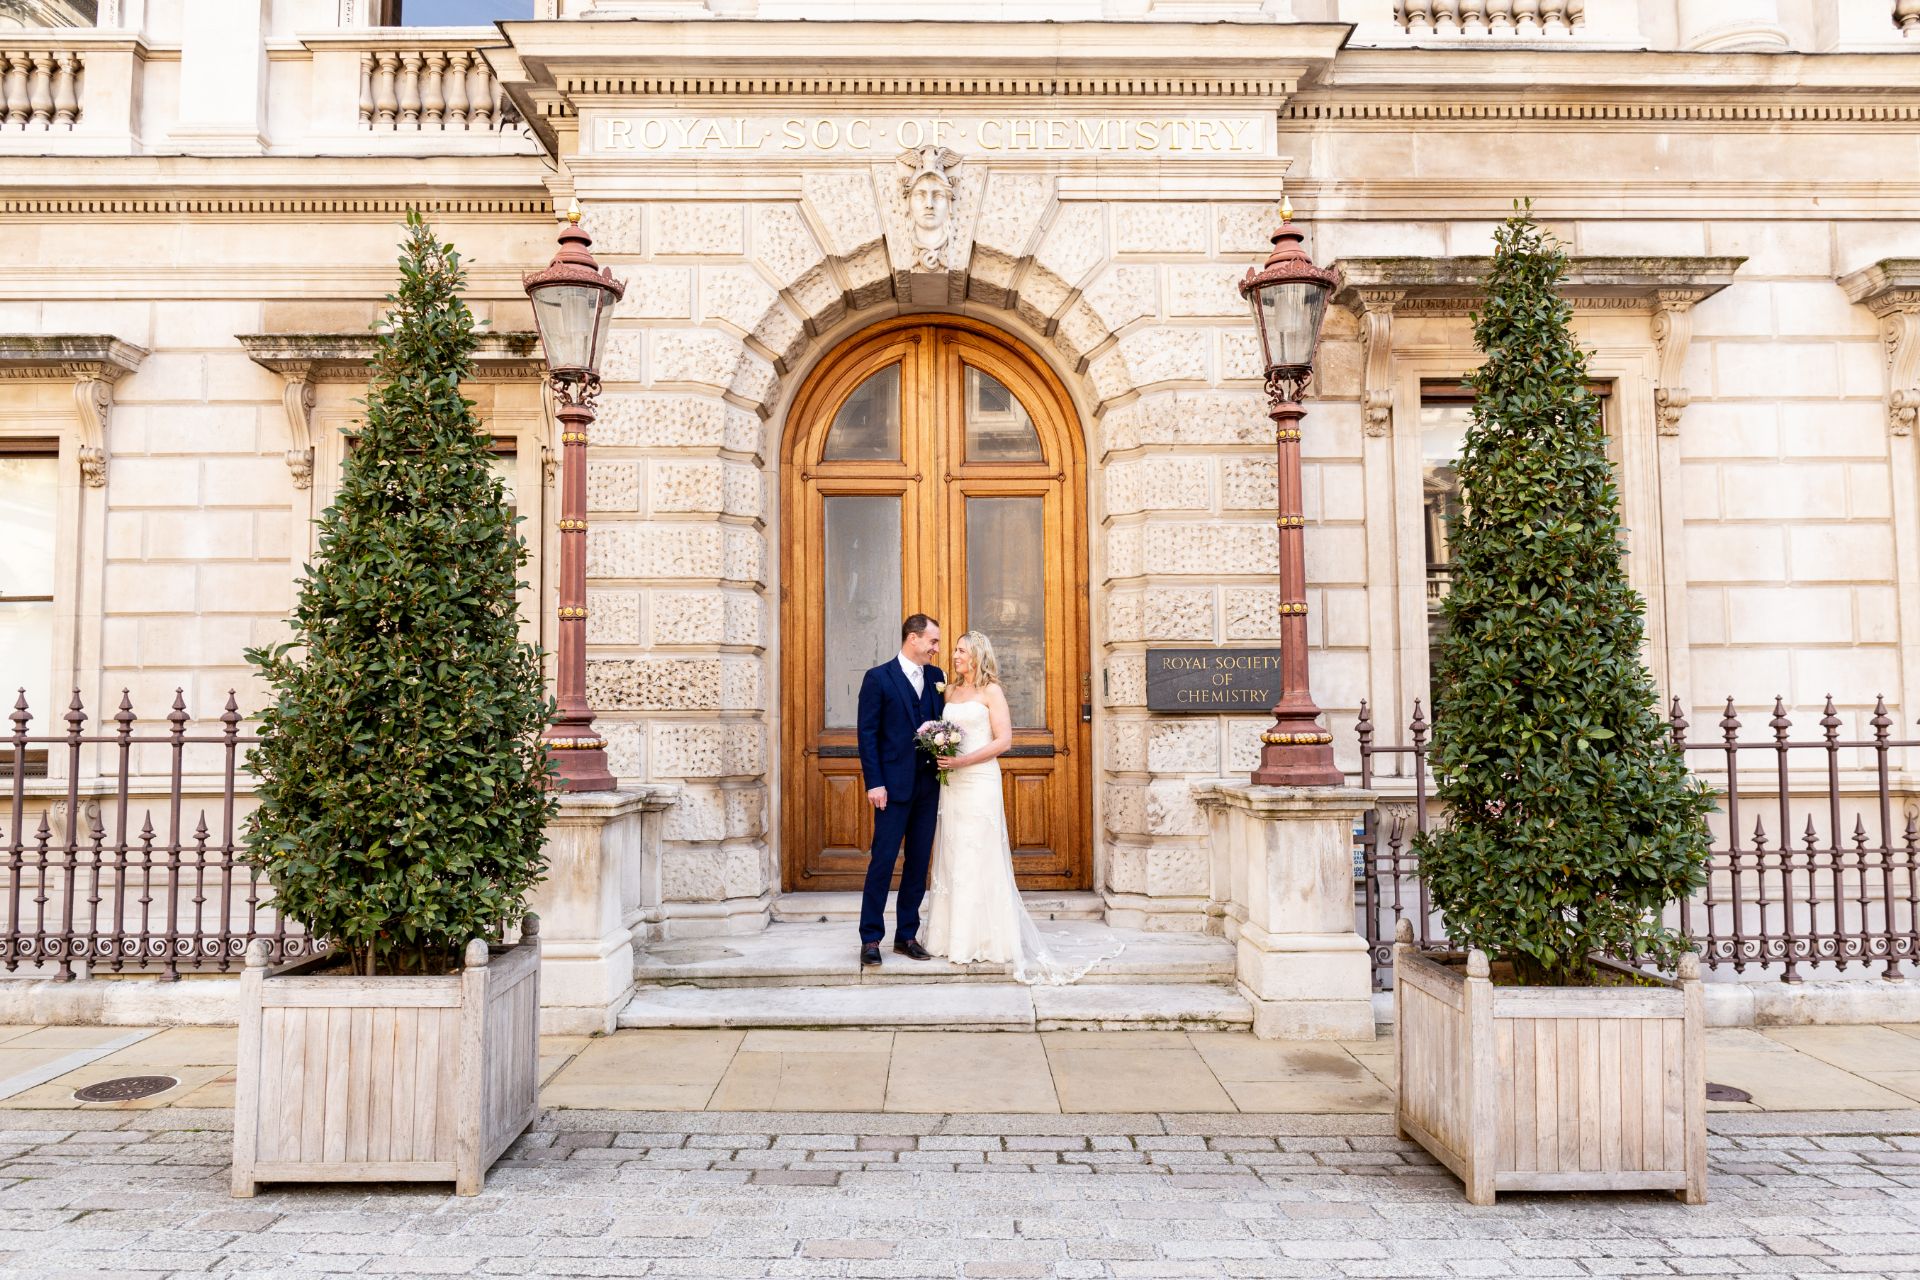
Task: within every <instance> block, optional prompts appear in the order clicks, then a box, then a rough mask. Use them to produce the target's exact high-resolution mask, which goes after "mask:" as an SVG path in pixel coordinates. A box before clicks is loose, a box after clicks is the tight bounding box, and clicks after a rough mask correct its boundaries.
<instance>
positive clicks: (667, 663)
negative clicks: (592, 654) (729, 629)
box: [587, 658, 721, 711]
mask: <svg viewBox="0 0 1920 1280" xmlns="http://www.w3.org/2000/svg"><path fill="white" fill-rule="evenodd" d="M587 701H588V702H589V703H591V704H592V705H593V706H595V707H605V708H607V709H608V710H610V711H717V710H719V709H720V705H721V704H720V660H719V659H717V658H597V659H589V660H588V662H587Z"/></svg>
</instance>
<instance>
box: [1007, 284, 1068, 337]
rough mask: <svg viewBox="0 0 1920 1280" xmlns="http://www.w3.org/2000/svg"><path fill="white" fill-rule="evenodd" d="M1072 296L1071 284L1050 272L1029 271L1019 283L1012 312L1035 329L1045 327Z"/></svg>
mask: <svg viewBox="0 0 1920 1280" xmlns="http://www.w3.org/2000/svg"><path fill="white" fill-rule="evenodd" d="M1072 296H1073V286H1072V285H1070V284H1068V283H1067V282H1066V281H1064V280H1062V279H1061V278H1060V277H1059V276H1056V275H1053V274H1052V273H1051V272H1046V271H1034V272H1029V273H1028V275H1027V276H1026V278H1025V279H1024V280H1023V281H1022V282H1021V285H1020V296H1019V298H1018V299H1016V300H1015V303H1014V312H1015V314H1017V315H1018V316H1019V317H1020V318H1021V319H1022V320H1025V321H1026V322H1027V323H1028V324H1030V325H1032V326H1033V327H1034V328H1036V329H1045V328H1046V327H1047V325H1048V324H1049V323H1050V322H1051V321H1052V319H1053V317H1054V316H1056V315H1058V314H1059V313H1060V309H1061V308H1062V307H1064V306H1066V305H1067V299H1068V298H1070V297H1072Z"/></svg>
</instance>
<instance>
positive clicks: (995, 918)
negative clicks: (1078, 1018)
mask: <svg viewBox="0 0 1920 1280" xmlns="http://www.w3.org/2000/svg"><path fill="white" fill-rule="evenodd" d="M946 718H947V719H948V720H949V721H951V722H952V723H953V724H954V725H956V726H958V727H959V729H960V732H961V741H960V753H961V754H962V755H965V754H966V753H967V752H970V751H977V750H979V749H980V748H981V747H982V746H985V745H986V743H987V742H988V741H990V740H991V739H992V737H993V730H992V728H991V727H990V726H989V725H988V722H987V708H986V706H985V704H983V703H979V702H949V703H948V704H947V709H946ZM925 914H926V928H925V930H924V931H923V940H924V944H925V946H926V948H927V950H928V951H931V952H932V953H933V954H934V955H937V956H945V957H946V958H947V959H949V960H951V961H952V962H953V963H955V964H971V963H974V962H976V961H986V962H989V963H996V964H1005V965H1007V966H1009V968H1010V969H1011V971H1012V973H1013V976H1014V978H1015V979H1017V980H1018V981H1020V982H1024V983H1028V984H1034V983H1044V984H1049V985H1061V984H1065V983H1068V982H1073V981H1076V980H1077V979H1079V978H1080V977H1082V976H1084V975H1085V974H1086V972H1087V970H1089V969H1091V968H1093V966H1094V965H1096V964H1098V963H1100V961H1102V960H1105V959H1109V958H1111V957H1112V956H1114V955H1117V954H1119V951H1118V949H1117V948H1115V949H1112V950H1108V951H1105V952H1102V953H1099V954H1095V955H1092V956H1084V955H1072V956H1066V955H1063V954H1061V951H1057V950H1055V949H1054V948H1053V947H1050V946H1049V945H1048V943H1047V940H1046V939H1045V938H1044V937H1042V935H1041V933H1040V928H1039V926H1038V925H1036V924H1035V923H1034V922H1033V917H1032V916H1031V915H1030V914H1028V912H1027V908H1026V904H1025V903H1023V902H1022V901H1021V900H1020V890H1019V888H1018V886H1017V885H1016V884H1015V882H1014V878H1013V849H1012V846H1011V844H1010V843H1009V842H1008V840H1007V818H1006V810H1005V809H1004V808H1003V807H1002V803H1001V795H1000V762H999V761H998V760H986V761H983V762H981V763H980V764H976V765H970V766H968V767H967V768H965V769H955V770H953V771H952V772H951V773H950V774H949V777H948V783H947V785H946V787H944V788H943V789H942V791H941V795H940V825H939V828H938V829H937V831H936V832H935V834H934V837H933V875H932V880H931V884H930V887H929V888H928V890H927V905H926V913H925ZM1056 941H1058V942H1059V943H1060V944H1061V950H1069V949H1072V948H1071V946H1070V943H1069V942H1068V940H1067V939H1065V938H1060V939H1057V940H1056Z"/></svg>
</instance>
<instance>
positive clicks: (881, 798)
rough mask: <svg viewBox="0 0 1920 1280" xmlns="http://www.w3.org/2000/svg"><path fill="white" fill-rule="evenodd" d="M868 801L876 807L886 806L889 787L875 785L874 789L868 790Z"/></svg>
mask: <svg viewBox="0 0 1920 1280" xmlns="http://www.w3.org/2000/svg"><path fill="white" fill-rule="evenodd" d="M867 803H868V804H870V805H872V806H873V807H874V808H876V809H884V808H886V807H887V789H886V788H885V787H875V788H874V789H873V790H871V791H869V792H867Z"/></svg>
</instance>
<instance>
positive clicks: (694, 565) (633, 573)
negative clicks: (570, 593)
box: [587, 524, 725, 578]
mask: <svg viewBox="0 0 1920 1280" xmlns="http://www.w3.org/2000/svg"><path fill="white" fill-rule="evenodd" d="M724 555H725V553H724V550H723V540H722V537H721V531H720V530H719V529H718V528H715V527H714V526H712V525H696V524H667V525H631V524H614V525H599V524H596V525H592V526H590V527H589V528H588V529H587V576H588V577H589V578H718V577H720V576H721V571H722V569H723V568H724V564H725V559H724Z"/></svg>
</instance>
